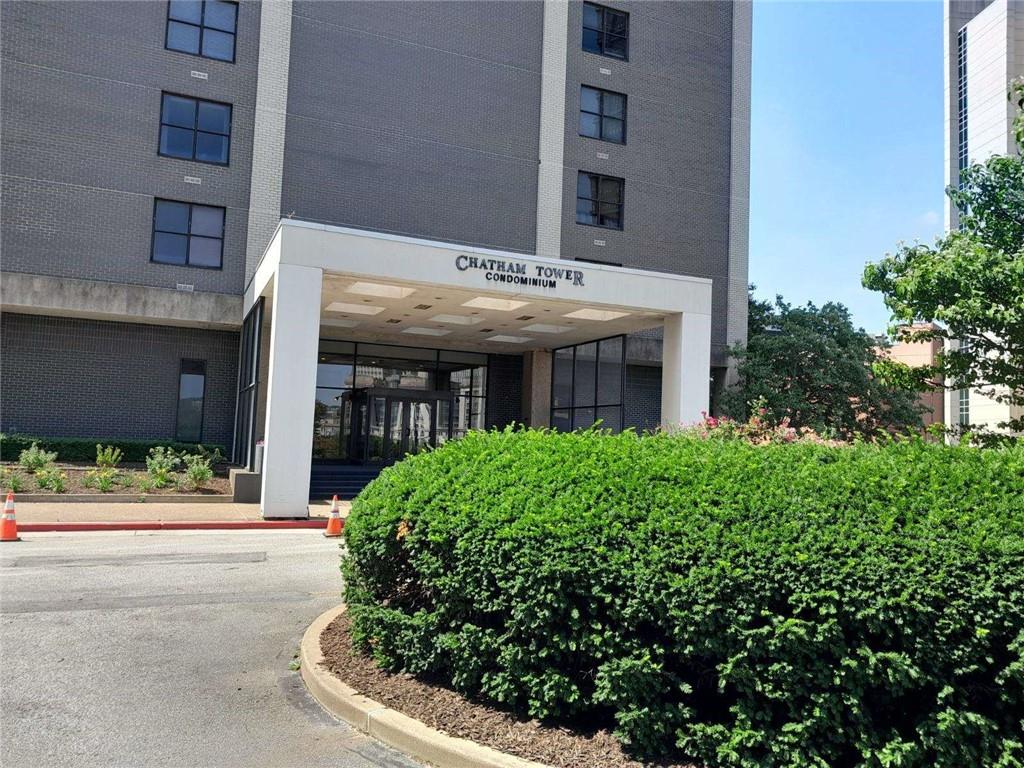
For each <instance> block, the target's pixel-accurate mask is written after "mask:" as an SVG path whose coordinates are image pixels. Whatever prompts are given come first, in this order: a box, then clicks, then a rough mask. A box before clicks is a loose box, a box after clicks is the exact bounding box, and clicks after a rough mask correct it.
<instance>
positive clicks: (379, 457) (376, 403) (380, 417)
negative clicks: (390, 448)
mask: <svg viewBox="0 0 1024 768" xmlns="http://www.w3.org/2000/svg"><path fill="white" fill-rule="evenodd" d="M386 416H387V400H386V399H385V398H383V397H372V398H370V408H369V413H368V414H367V419H366V442H367V448H368V450H367V459H368V460H369V461H385V460H386V459H387V449H386V445H385V443H386V440H385V434H384V431H385V430H384V423H385V422H384V419H385V417H386Z"/></svg>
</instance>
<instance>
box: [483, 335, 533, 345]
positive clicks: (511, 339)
mask: <svg viewBox="0 0 1024 768" xmlns="http://www.w3.org/2000/svg"><path fill="white" fill-rule="evenodd" d="M487 341H500V342H501V343H502V344H525V343H526V342H527V341H533V339H530V338H527V337H526V336H505V335H504V334H500V333H499V334H498V335H497V336H488V337H487Z"/></svg>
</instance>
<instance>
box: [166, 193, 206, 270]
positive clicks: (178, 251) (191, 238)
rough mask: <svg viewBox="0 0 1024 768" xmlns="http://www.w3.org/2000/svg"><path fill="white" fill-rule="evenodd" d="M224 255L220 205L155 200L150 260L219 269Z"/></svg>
mask: <svg viewBox="0 0 1024 768" xmlns="http://www.w3.org/2000/svg"><path fill="white" fill-rule="evenodd" d="M223 255H224V209H223V208H218V207H217V206H214V205H198V204H196V203H179V202H177V201H175V200H160V199H157V200H156V201H155V204H154V206H153V252H152V255H151V257H150V258H151V260H152V261H156V262H159V263H161V264H181V265H183V266H189V267H203V268H205V269H220V268H221V264H222V260H223Z"/></svg>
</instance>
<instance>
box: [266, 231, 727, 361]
mask: <svg viewBox="0 0 1024 768" xmlns="http://www.w3.org/2000/svg"><path fill="white" fill-rule="evenodd" d="M283 265H294V266H297V267H306V268H312V269H317V270H320V271H321V273H322V276H323V279H322V288H321V293H320V302H319V304H320V317H321V320H320V323H321V325H322V326H323V330H324V335H326V336H334V337H337V338H347V339H353V340H356V341H386V342H389V343H393V344H415V343H417V340H419V341H423V342H429V346H432V347H440V348H451V349H466V350H474V351H484V352H496V353H500V352H514V351H524V350H528V349H553V348H556V347H564V346H568V345H571V344H578V343H580V342H584V341H591V340H593V339H596V338H602V337H605V336H613V335H616V334H622V333H631V332H633V331H638V330H643V329H647V328H653V327H658V326H661V325H662V324H663V323H664V320H665V317H666V315H670V314H676V313H683V312H690V313H697V314H702V315H710V314H711V281H710V280H707V279H703V278H694V277H686V276H682V275H672V274H665V273H655V272H646V271H642V270H636V269H626V268H623V267H612V266H606V265H600V264H591V263H585V262H578V261H569V260H565V259H547V258H541V257H537V256H525V255H523V254H517V253H509V252H504V251H495V250H489V249H484V248H472V247H467V246H460V245H450V244H446V243H438V242H434V241H430V240H418V239H415V238H409V237H399V236H395V235H386V234H380V233H375V232H365V231H361V230H356V229H348V228H344V227H331V226H326V225H321V224H311V223H308V222H301V221H292V220H285V221H283V222H282V223H281V225H280V226H279V227H278V230H277V232H276V234H275V235H274V238H273V240H272V241H271V244H270V246H269V247H268V249H267V251H266V254H265V255H264V257H263V260H262V262H261V263H260V265H259V267H258V269H257V272H256V275H255V277H254V279H253V281H252V284H251V285H250V287H249V292H248V293H247V295H246V306H247V307H248V306H251V305H252V304H253V302H254V301H255V299H256V297H257V296H260V295H263V296H266V297H268V298H269V297H272V296H273V294H274V283H275V278H276V276H277V273H278V272H279V271H280V268H281V267H282V266H283Z"/></svg>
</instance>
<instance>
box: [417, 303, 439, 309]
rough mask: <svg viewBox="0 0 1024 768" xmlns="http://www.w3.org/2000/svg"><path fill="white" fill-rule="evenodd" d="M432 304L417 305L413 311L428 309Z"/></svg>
mask: <svg viewBox="0 0 1024 768" xmlns="http://www.w3.org/2000/svg"><path fill="white" fill-rule="evenodd" d="M432 306H434V305H433V304H417V305H416V306H415V307H413V309H430V308H431V307H432Z"/></svg>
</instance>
